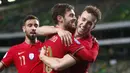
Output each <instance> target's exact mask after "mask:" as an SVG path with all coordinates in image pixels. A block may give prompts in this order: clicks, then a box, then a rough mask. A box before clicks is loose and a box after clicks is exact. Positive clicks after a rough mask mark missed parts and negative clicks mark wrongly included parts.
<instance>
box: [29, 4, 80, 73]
mask: <svg viewBox="0 0 130 73" xmlns="http://www.w3.org/2000/svg"><path fill="white" fill-rule="evenodd" d="M52 18H53V20H54V22H55V24H57V26H56V27H57V28H60V29H64V30H68V29H71V30H70V31H71V32H73V31H74V30H73V29H75V22H76V17H75V12H74V7H73V6H72V5H69V4H67V3H59V4H56V5H55V6H54V7H53V8H52ZM41 31H42V30H41ZM70 38H71V37H70ZM72 41H73V45H70V46H66V45H64V44H63V43H62V42H61V39H60V37H59V36H58V35H54V36H52V37H50V38H49V39H48V40H46V41H45V42H44V46H43V48H46V49H47V53H46V55H47V56H50V57H51V56H53V57H59V58H62V57H63V56H64V55H65V54H66V53H67V52H72V51H75V49H76V48H80V47H81V44H79V43H78V42H77V41H76V39H72ZM71 48H72V49H71ZM66 50H67V51H66ZM39 68H40V64H39V63H38V65H37V66H35V67H34V68H33V70H32V71H31V72H30V73H35V72H36V71H37V69H39ZM43 70H44V73H56V71H54V70H52V69H51V68H50V67H48V66H47V65H44V67H43ZM66 71H67V70H65V71H62V72H66Z"/></svg>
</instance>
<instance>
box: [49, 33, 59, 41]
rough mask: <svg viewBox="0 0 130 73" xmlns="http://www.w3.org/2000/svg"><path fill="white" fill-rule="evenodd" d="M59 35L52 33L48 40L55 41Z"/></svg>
mask: <svg viewBox="0 0 130 73" xmlns="http://www.w3.org/2000/svg"><path fill="white" fill-rule="evenodd" d="M58 38H59V37H58V36H57V35H54V36H52V37H51V38H50V39H49V40H50V41H52V42H56V40H57V39H58Z"/></svg>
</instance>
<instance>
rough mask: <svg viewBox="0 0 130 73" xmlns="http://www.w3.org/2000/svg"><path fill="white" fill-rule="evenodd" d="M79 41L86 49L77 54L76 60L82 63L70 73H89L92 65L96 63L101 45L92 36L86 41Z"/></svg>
mask: <svg viewBox="0 0 130 73" xmlns="http://www.w3.org/2000/svg"><path fill="white" fill-rule="evenodd" d="M78 41H79V42H80V43H81V44H82V45H83V46H84V47H85V48H84V49H80V50H79V51H78V52H76V53H75V56H76V58H78V59H79V60H80V61H79V62H77V63H76V64H75V65H74V66H72V67H70V73H87V72H88V68H89V66H90V63H91V62H93V61H95V59H96V57H97V55H98V49H99V45H98V43H97V41H96V40H95V39H94V38H93V37H92V36H90V37H89V38H86V39H78Z"/></svg>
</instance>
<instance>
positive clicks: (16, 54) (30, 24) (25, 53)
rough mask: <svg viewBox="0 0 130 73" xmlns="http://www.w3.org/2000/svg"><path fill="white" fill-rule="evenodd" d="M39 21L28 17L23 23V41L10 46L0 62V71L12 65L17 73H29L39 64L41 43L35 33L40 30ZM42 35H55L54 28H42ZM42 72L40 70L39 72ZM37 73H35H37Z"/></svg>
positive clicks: (34, 17) (30, 16)
mask: <svg viewBox="0 0 130 73" xmlns="http://www.w3.org/2000/svg"><path fill="white" fill-rule="evenodd" d="M38 27H39V19H38V18H37V17H36V16H34V15H28V16H27V17H26V18H25V19H24V21H23V27H22V29H23V32H24V33H25V40H24V42H23V43H21V44H18V45H15V46H12V47H11V48H10V49H9V51H8V52H7V53H6V54H5V56H4V57H3V59H2V61H1V62H0V70H1V71H2V70H3V69H4V68H5V67H8V66H9V65H10V64H12V63H14V65H15V66H16V68H17V70H18V73H29V71H30V70H31V69H32V67H33V66H35V65H36V64H37V62H39V61H40V60H39V53H40V52H39V50H40V49H41V48H42V46H43V43H42V42H40V41H38V40H37V34H36V29H37V31H39V30H40V28H38ZM42 30H46V31H42V35H48V34H53V33H57V30H56V29H55V28H54V27H50V26H42ZM39 71H42V68H41V70H39ZM39 71H37V72H36V73H39Z"/></svg>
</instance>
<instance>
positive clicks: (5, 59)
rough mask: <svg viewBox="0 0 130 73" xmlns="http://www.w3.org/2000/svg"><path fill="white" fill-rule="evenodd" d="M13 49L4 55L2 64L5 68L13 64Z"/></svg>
mask: <svg viewBox="0 0 130 73" xmlns="http://www.w3.org/2000/svg"><path fill="white" fill-rule="evenodd" d="M13 48H14V47H11V48H10V49H9V51H8V52H6V54H5V55H4V57H3V59H2V63H3V64H4V65H5V66H6V67H7V66H9V65H10V64H11V63H12V62H13Z"/></svg>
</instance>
